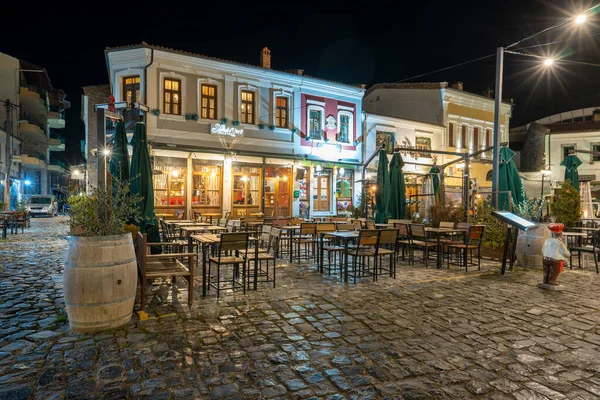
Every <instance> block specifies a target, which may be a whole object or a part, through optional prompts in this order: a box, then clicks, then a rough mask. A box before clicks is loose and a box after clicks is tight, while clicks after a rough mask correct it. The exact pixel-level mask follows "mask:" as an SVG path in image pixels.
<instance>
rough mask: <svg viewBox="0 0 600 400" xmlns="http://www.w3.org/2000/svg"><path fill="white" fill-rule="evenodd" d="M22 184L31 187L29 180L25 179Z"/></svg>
mask: <svg viewBox="0 0 600 400" xmlns="http://www.w3.org/2000/svg"><path fill="white" fill-rule="evenodd" d="M23 183H25V186H31V181H30V180H29V179H26V180H25V182H23Z"/></svg>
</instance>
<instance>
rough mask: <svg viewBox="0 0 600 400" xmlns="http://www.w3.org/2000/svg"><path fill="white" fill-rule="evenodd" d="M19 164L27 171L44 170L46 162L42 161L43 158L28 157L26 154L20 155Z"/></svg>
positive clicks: (38, 156)
mask: <svg viewBox="0 0 600 400" xmlns="http://www.w3.org/2000/svg"><path fill="white" fill-rule="evenodd" d="M20 164H21V165H22V166H24V167H25V168H29V169H44V168H46V160H44V158H43V156H41V155H37V156H30V155H28V154H22V155H21V161H20Z"/></svg>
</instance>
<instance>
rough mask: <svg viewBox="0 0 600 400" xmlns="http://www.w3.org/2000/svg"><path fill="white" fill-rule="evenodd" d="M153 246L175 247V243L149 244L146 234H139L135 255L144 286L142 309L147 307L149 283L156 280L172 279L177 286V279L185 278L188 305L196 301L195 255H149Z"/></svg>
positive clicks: (172, 253) (141, 301)
mask: <svg viewBox="0 0 600 400" xmlns="http://www.w3.org/2000/svg"><path fill="white" fill-rule="evenodd" d="M153 246H175V244H174V243H148V236H147V234H146V233H141V232H138V233H137V236H136V239H135V254H136V258H137V265H138V275H139V278H140V283H141V286H142V290H141V300H140V303H141V305H140V308H141V309H142V310H143V309H144V308H145V305H146V288H147V285H148V281H150V282H152V280H154V279H156V278H171V279H172V281H171V283H172V284H175V282H176V278H177V277H183V278H185V279H186V280H187V282H188V304H189V305H192V301H193V299H194V293H193V289H194V261H195V257H196V254H194V253H178V252H170V253H169V254H149V248H150V247H153ZM174 297H175V296H174Z"/></svg>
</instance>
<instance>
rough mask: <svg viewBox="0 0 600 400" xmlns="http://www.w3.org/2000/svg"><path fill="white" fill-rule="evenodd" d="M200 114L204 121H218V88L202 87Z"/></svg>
mask: <svg viewBox="0 0 600 400" xmlns="http://www.w3.org/2000/svg"><path fill="white" fill-rule="evenodd" d="M200 114H201V118H204V119H217V87H216V86H214V85H202V95H201V97H200Z"/></svg>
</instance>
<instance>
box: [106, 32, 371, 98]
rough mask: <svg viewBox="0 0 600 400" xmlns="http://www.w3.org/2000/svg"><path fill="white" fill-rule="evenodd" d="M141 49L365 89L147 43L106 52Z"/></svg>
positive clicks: (360, 86) (114, 48) (109, 48)
mask: <svg viewBox="0 0 600 400" xmlns="http://www.w3.org/2000/svg"><path fill="white" fill-rule="evenodd" d="M139 47H146V48H149V49H154V50H159V51H166V52H169V53H175V54H182V55H186V56H191V57H197V58H204V59H207V60H213V61H219V62H225V63H229V64H236V65H242V66H244V67H250V68H258V69H263V70H268V71H274V72H278V73H281V74H286V75H293V76H302V77H304V78H310V79H317V80H320V81H324V82H329V83H335V84H337V85H344V86H350V87H353V88H357V89H364V87H363V86H364V85H361V84H351V83H344V82H338V81H333V80H329V79H323V78H317V77H314V76H310V75H304V74H303V75H297V74H294V73H291V72H288V71H289V70H288V71H280V70H275V69H269V68H263V67H260V66H258V65H252V64H246V63H242V62H238V61H231V60H225V59H223V58H218V57H212V56H207V55H204V54H198V53H192V52H190V51H185V50H177V49H173V48H171V47H164V46H156V45H151V44H148V43H146V42H142V43H141V44H132V45H125V46H116V47H107V48H106V49H105V52H110V51H114V50H127V49H135V48H139Z"/></svg>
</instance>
